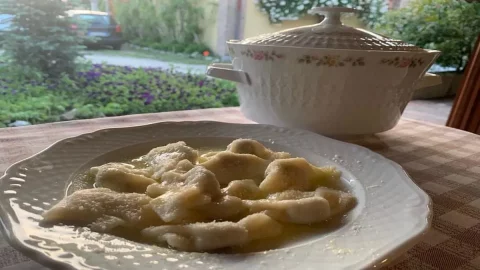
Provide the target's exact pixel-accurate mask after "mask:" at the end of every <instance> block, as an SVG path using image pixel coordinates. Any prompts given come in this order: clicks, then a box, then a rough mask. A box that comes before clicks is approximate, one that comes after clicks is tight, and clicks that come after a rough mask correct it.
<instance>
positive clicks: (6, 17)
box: [0, 14, 13, 30]
mask: <svg viewBox="0 0 480 270" xmlns="http://www.w3.org/2000/svg"><path fill="white" fill-rule="evenodd" d="M12 19H13V15H10V14H0V30H7V29H8V28H9V27H10V26H11V24H12Z"/></svg>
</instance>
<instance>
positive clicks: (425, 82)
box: [415, 73, 442, 89]
mask: <svg viewBox="0 0 480 270" xmlns="http://www.w3.org/2000/svg"><path fill="white" fill-rule="evenodd" d="M441 83H442V77H440V76H439V75H436V74H433V73H426V74H425V75H423V77H422V78H420V80H419V81H418V82H417V83H416V84H415V89H422V88H425V87H430V86H435V85H439V84H441Z"/></svg>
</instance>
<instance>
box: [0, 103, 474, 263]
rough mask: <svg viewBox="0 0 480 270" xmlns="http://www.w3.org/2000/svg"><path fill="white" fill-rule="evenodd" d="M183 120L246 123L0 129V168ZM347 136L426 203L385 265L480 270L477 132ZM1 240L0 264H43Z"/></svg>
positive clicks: (414, 124)
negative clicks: (124, 130) (66, 142)
mask: <svg viewBox="0 0 480 270" xmlns="http://www.w3.org/2000/svg"><path fill="white" fill-rule="evenodd" d="M185 120H187V121H199V120H214V121H221V122H231V123H252V122H251V121H249V120H247V119H245V118H244V116H243V115H242V114H241V113H240V111H239V109H238V108H223V109H206V110H193V111H181V112H168V113H158V114H143V115H132V116H123V117H111V118H99V119H92V120H82V121H71V122H61V123H52V124H44V125H36V126H28V127H21V128H5V129H0V173H3V172H4V171H5V170H6V168H7V167H8V166H9V165H10V164H12V163H14V162H17V161H19V160H21V159H23V158H26V157H28V156H30V155H33V154H35V153H37V152H38V151H40V150H42V149H44V148H45V147H47V146H48V145H50V144H52V143H53V142H55V141H58V140H60V139H64V138H67V137H71V136H76V135H80V134H82V133H85V132H91V131H94V130H98V129H102V128H110V127H125V126H131V125H143V124H148V123H152V122H159V121H185ZM348 141H350V142H352V143H356V144H359V145H362V146H365V147H367V148H370V149H371V150H373V151H375V152H378V153H380V154H382V155H384V156H385V157H387V158H390V159H392V160H394V161H395V162H397V163H399V164H400V165H402V166H403V167H404V168H405V169H406V170H407V172H408V173H409V174H410V176H411V177H412V178H413V179H414V181H415V182H416V183H417V184H418V185H419V186H420V187H421V188H422V189H423V190H425V191H426V192H427V193H428V194H429V195H430V197H431V198H432V201H433V212H434V218H433V225H432V229H431V230H430V231H429V233H428V234H427V235H426V236H425V238H424V239H423V240H422V241H421V242H420V243H419V244H417V245H416V246H415V247H414V248H412V249H411V250H410V251H408V252H407V253H406V254H405V255H404V256H402V257H401V258H399V259H397V260H396V262H395V263H392V265H390V266H389V267H387V268H388V269H441V270H449V269H452V270H453V269H458V270H475V269H479V270H480V136H478V135H475V134H471V133H467V132H463V131H460V130H455V129H451V128H447V127H443V126H437V125H432V124H428V123H423V122H418V121H413V120H408V119H402V120H401V121H400V123H399V124H398V126H397V127H395V128H394V129H393V130H390V131H388V132H384V133H381V134H376V135H371V136H360V137H354V138H350V139H348ZM392 233H394V232H392ZM2 237H3V236H0V269H2V270H7V269H8V270H14V269H15V270H17V269H18V270H27V269H32V270H33V269H35V270H37V269H39V270H40V269H45V268H43V267H42V266H40V265H38V264H37V263H35V262H32V261H30V260H29V259H28V258H27V257H25V256H23V255H22V254H20V253H19V252H17V251H16V250H14V249H13V248H12V247H10V246H9V245H8V244H7V243H6V241H5V240H4V239H3V238H2Z"/></svg>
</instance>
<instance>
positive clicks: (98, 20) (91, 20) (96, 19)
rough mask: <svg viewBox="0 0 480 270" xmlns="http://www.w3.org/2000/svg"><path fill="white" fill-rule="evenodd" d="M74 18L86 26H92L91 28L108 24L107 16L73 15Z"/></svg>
mask: <svg viewBox="0 0 480 270" xmlns="http://www.w3.org/2000/svg"><path fill="white" fill-rule="evenodd" d="M75 18H78V19H80V20H82V21H84V22H86V23H87V24H88V25H93V26H102V25H109V24H110V21H109V18H108V16H103V15H91V14H79V15H75Z"/></svg>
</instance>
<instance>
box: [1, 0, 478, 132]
mask: <svg viewBox="0 0 480 270" xmlns="http://www.w3.org/2000/svg"><path fill="white" fill-rule="evenodd" d="M314 6H348V7H354V8H357V9H358V10H359V12H358V14H356V15H349V16H346V17H345V18H343V20H344V22H345V23H346V24H347V25H350V26H354V27H361V28H366V29H368V30H372V31H374V32H378V33H381V34H383V35H386V36H389V37H394V38H398V39H401V40H404V41H406V42H409V43H412V44H415V45H417V46H420V47H423V48H427V49H437V50H440V51H442V55H441V57H440V58H439V59H438V61H437V62H436V65H435V66H434V67H433V68H432V70H431V72H437V73H439V74H441V75H442V77H443V81H444V83H443V84H442V85H441V86H436V87H435V88H432V89H426V90H425V91H424V92H419V93H418V94H417V95H416V98H438V97H446V96H453V95H455V89H456V84H458V82H459V80H460V78H461V74H462V72H463V69H464V68H465V65H466V63H467V60H468V56H469V54H470V52H471V50H472V49H473V45H474V43H475V40H476V38H477V35H478V34H479V29H480V3H467V1H463V0H0V47H1V48H0V127H8V126H21V125H29V124H39V123H47V122H55V121H66V120H73V119H86V118H94V117H108V116H117V115H126V114H137V113H150V112H164V111H173V110H188V109H199V108H214V107H225V106H238V104H239V101H238V98H237V95H236V92H235V85H234V84H232V83H230V82H226V81H221V80H216V79H212V78H207V77H206V76H205V75H203V72H204V70H205V68H206V65H207V64H208V63H211V62H219V61H221V62H222V61H223V62H228V61H230V58H229V56H228V51H227V48H226V46H225V41H227V40H230V39H244V38H248V37H252V36H256V35H259V34H263V33H269V32H275V31H280V30H283V29H287V28H292V27H296V26H302V25H308V24H312V23H317V22H320V21H321V20H322V19H323V18H322V17H319V16H313V15H309V14H308V10H309V9H311V8H312V7H314Z"/></svg>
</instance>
